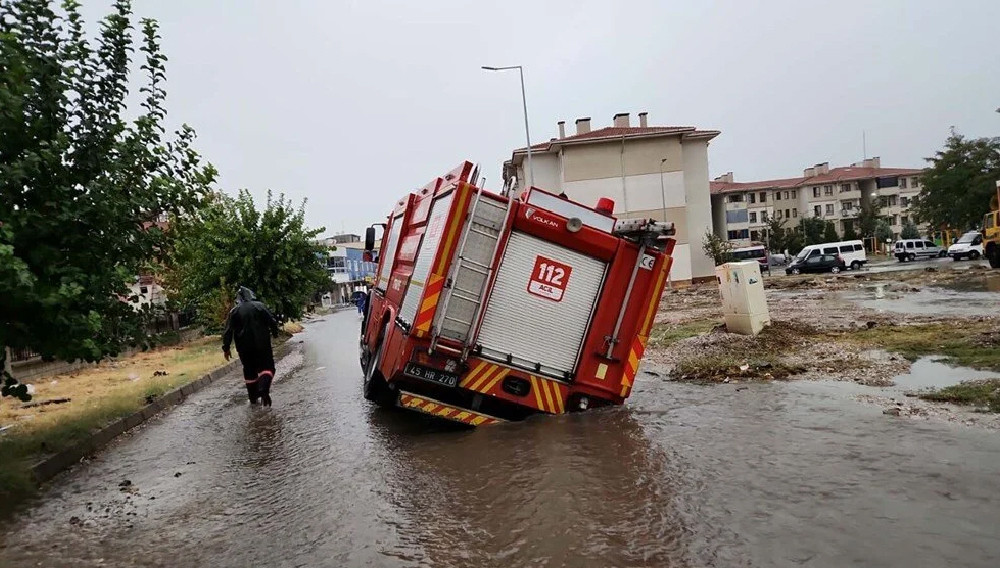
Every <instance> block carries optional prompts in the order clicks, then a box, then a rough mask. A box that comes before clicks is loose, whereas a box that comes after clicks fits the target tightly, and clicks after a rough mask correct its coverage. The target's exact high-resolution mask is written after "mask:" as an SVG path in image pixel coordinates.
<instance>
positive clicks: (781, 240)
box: [766, 217, 791, 252]
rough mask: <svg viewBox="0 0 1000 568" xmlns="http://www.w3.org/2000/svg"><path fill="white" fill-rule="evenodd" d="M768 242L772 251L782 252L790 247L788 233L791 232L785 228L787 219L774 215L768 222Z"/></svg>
mask: <svg viewBox="0 0 1000 568" xmlns="http://www.w3.org/2000/svg"><path fill="white" fill-rule="evenodd" d="M766 230H767V244H768V249H769V250H770V251H771V252H782V251H784V250H785V249H786V248H788V234H789V233H790V232H791V231H790V230H789V229H787V228H785V221H784V220H783V219H777V218H774V217H772V218H771V219H770V220H769V221H768V222H767V229H766Z"/></svg>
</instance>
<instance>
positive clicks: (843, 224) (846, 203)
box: [711, 157, 922, 244]
mask: <svg viewBox="0 0 1000 568" xmlns="http://www.w3.org/2000/svg"><path fill="white" fill-rule="evenodd" d="M921 172H922V170H919V169H912V168H883V167H882V163H881V159H880V158H878V157H875V158H870V159H866V160H864V161H862V162H857V163H854V164H851V165H850V166H847V167H841V168H833V169H831V168H830V164H829V162H823V163H820V164H816V165H815V166H812V167H810V168H806V169H805V170H803V172H802V176H801V177H795V178H785V179H776V180H764V181H755V182H737V181H735V180H734V179H733V174H732V172H729V173H727V174H724V175H722V176H719V177H717V178H715V179H714V180H713V181H712V183H711V193H712V223H713V227H714V230H715V233H716V234H717V235H719V236H724V237H726V238H728V239H729V240H731V241H735V242H737V243H740V244H742V243H748V242H750V241H760V240H763V237H764V228H765V226H766V225H767V223H768V221H769V220H770V219H781V220H784V221H785V226H786V227H789V228H790V227H794V226H797V225H798V223H799V220H800V219H801V218H802V217H817V218H820V219H823V220H825V221H832V222H833V223H834V226H835V228H836V229H837V233H838V234H840V235H843V234H844V231H846V230H847V227H848V226H849V225H852V224H853V223H856V221H857V217H858V214H859V213H860V211H861V204H862V203H868V200H871V199H877V200H878V203H879V205H880V206H881V215H882V217H884V218H885V219H886V221H888V222H889V224H890V226H891V227H892V231H893V234H894V235H895V237H896V238H898V237H899V233H900V231H902V230H903V225H905V224H906V223H907V222H908V221H910V220H911V217H910V212H909V206H910V202H911V201H912V199H913V198H914V197H916V196H917V194H919V193H920V174H921Z"/></svg>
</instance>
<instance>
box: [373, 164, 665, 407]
mask: <svg viewBox="0 0 1000 568" xmlns="http://www.w3.org/2000/svg"><path fill="white" fill-rule="evenodd" d="M476 171H477V169H476V168H474V167H473V166H472V164H470V163H468V162H466V163H464V164H462V165H461V166H459V167H458V168H456V169H455V170H452V171H451V172H449V173H448V174H447V175H445V176H442V177H441V178H437V179H436V180H433V181H432V182H431V183H429V184H427V185H426V186H425V187H424V188H422V189H421V190H418V191H417V192H415V193H413V194H410V195H409V196H408V197H407V198H404V199H403V200H400V201H399V202H398V203H397V205H396V207H395V208H394V210H393V211H392V213H391V214H390V216H389V225H388V227H387V230H386V231H385V234H384V235H383V243H382V244H383V246H382V250H383V251H384V252H385V254H383V255H382V256H381V257H380V258H379V269H378V274H379V280H378V284H377V285H376V287H375V288H374V289H373V290H372V292H371V294H370V298H369V302H368V311H367V313H366V314H365V318H364V322H363V324H362V327H363V329H362V340H361V351H362V353H361V359H362V367H363V368H364V369H365V375H366V378H365V393H366V398H369V399H371V400H374V401H376V402H378V403H380V404H387V403H391V404H394V405H396V406H399V407H402V408H405V409H408V410H414V411H417V412H421V413H424V414H429V415H433V416H435V417H438V418H443V419H447V420H452V421H455V422H461V423H463V424H467V425H471V426H479V425H486V424H494V423H497V422H501V421H505V420H516V419H521V418H524V417H527V416H529V415H531V414H539V413H544V414H562V413H564V412H567V411H571V410H585V409H587V408H592V407H596V406H602V405H608V404H621V403H622V402H624V400H625V399H626V398H627V397H628V395H629V394H630V392H631V388H632V385H633V384H634V380H635V374H636V372H637V370H638V365H639V360H640V359H641V358H642V355H643V352H644V350H645V346H646V343H647V341H648V338H649V332H650V329H651V327H652V322H653V318H654V316H655V313H656V310H657V307H658V305H659V301H660V297H661V295H662V293H663V288H664V286H665V283H666V277H667V275H668V273H669V269H670V264H671V258H670V254H671V253H672V250H673V244H674V241H673V239H672V238H670V236H671V235H672V234H673V226H672V224H670V223H665V222H656V221H653V220H649V219H638V220H627V221H616V220H615V219H614V218H613V217H612V216H611V209H612V208H613V204H611V203H607V202H604V201H605V200H602V203H600V204H599V206H598V207H595V208H591V207H586V206H584V205H581V204H579V203H575V202H573V201H571V200H569V199H566V198H565V197H561V196H556V195H553V194H551V193H547V192H545V191H544V190H539V189H537V188H529V189H528V190H527V191H525V192H524V193H523V194H522V195H521V196H519V197H517V198H511V199H508V198H507V197H504V196H500V195H496V194H492V193H489V192H486V191H485V190H482V189H480V188H479V187H477V186H476V181H477V177H478V176H477V173H476ZM373 232H374V230H373V229H372V230H369V234H368V235H366V241H373V239H374V235H373ZM368 244H370V242H369V243H368Z"/></svg>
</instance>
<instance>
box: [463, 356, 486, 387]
mask: <svg viewBox="0 0 1000 568" xmlns="http://www.w3.org/2000/svg"><path fill="white" fill-rule="evenodd" d="M486 365H487V363H486V361H480V362H479V364H478V365H476V368H475V369H472V372H471V373H469V374H468V375H465V378H464V379H462V382H461V383H459V385H458V386H460V387H468V386H469V383H470V382H472V381H473V380H474V379H475V378H476V375H477V374H479V371H482V370H483V367H485V366H486Z"/></svg>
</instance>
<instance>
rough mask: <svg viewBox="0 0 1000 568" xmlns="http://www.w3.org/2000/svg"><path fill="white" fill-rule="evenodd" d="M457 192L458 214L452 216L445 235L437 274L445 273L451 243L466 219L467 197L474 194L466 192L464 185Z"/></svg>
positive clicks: (456, 189)
mask: <svg viewBox="0 0 1000 568" xmlns="http://www.w3.org/2000/svg"><path fill="white" fill-rule="evenodd" d="M455 191H456V201H458V204H457V207H456V209H455V211H457V212H458V213H457V214H455V215H454V216H452V218H451V223H450V226H449V227H448V232H447V234H446V235H445V240H444V248H442V249H441V250H442V251H443V252H444V253H445V254H442V255H441V258H440V259H439V260H438V266H437V270H435V271H434V272H436V273H443V272H444V265H445V263H446V262H448V257H449V256H450V255H449V252H450V250H451V242H452V240H454V238H455V231H456V230H457V229H458V228H459V227H460V226H461V225H462V221H463V220H464V219H465V206H466V205H467V204H468V199H467V197H468V196H469V194H470V193H472V192H471V191H469V190H465V187H464V186H462V185H459V186H458V187H457V188H455ZM470 222H471V220H470Z"/></svg>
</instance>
